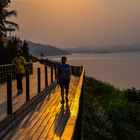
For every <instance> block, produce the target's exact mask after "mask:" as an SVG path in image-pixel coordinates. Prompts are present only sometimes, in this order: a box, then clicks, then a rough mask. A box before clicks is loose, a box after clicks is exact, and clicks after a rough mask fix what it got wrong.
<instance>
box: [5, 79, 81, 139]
mask: <svg viewBox="0 0 140 140" xmlns="http://www.w3.org/2000/svg"><path fill="white" fill-rule="evenodd" d="M78 83H79V78H78V77H72V79H71V83H70V90H69V103H68V104H66V103H65V104H64V105H61V93H60V88H58V86H57V87H56V89H55V91H54V92H53V93H51V94H50V95H48V96H47V97H46V98H45V99H44V100H43V101H42V102H41V103H40V104H39V105H38V106H37V107H35V108H33V111H32V112H30V113H29V114H28V115H27V116H26V117H25V118H24V119H23V120H22V122H21V123H20V124H18V125H17V126H16V127H15V128H14V129H13V130H12V131H11V132H10V133H9V134H8V135H7V136H6V137H5V140H8V139H13V140H16V139H17V140H28V139H29V140H30V139H32V140H37V139H39V140H44V139H47V140H48V139H60V137H61V135H62V133H63V130H64V128H65V126H66V124H67V122H68V119H69V117H70V115H71V108H72V107H73V103H74V98H75V93H76V91H77V86H78Z"/></svg>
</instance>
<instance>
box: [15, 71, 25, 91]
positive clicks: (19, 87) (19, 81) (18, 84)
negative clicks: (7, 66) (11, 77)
mask: <svg viewBox="0 0 140 140" xmlns="http://www.w3.org/2000/svg"><path fill="white" fill-rule="evenodd" d="M23 76H24V74H21V73H19V74H17V90H23V87H22V79H23Z"/></svg>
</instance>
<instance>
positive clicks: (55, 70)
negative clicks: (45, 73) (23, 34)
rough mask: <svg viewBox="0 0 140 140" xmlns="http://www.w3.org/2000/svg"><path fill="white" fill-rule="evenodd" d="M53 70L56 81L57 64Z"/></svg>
mask: <svg viewBox="0 0 140 140" xmlns="http://www.w3.org/2000/svg"><path fill="white" fill-rule="evenodd" d="M54 70H55V80H56V79H57V64H55V68H54Z"/></svg>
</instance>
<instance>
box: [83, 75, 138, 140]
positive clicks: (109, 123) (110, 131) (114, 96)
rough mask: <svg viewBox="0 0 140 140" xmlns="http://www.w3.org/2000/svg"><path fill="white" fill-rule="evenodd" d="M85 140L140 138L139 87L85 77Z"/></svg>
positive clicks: (136, 139)
mask: <svg viewBox="0 0 140 140" xmlns="http://www.w3.org/2000/svg"><path fill="white" fill-rule="evenodd" d="M84 89H85V96H84V128H83V135H84V140H140V91H137V90H135V89H134V88H132V89H128V90H126V91H121V90H119V89H116V88H115V87H113V86H112V85H110V84H108V83H104V82H102V81H98V80H96V79H94V78H90V77H86V78H85V88H84Z"/></svg>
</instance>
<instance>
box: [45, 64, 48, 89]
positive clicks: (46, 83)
mask: <svg viewBox="0 0 140 140" xmlns="http://www.w3.org/2000/svg"><path fill="white" fill-rule="evenodd" d="M45 87H48V68H47V66H46V65H45Z"/></svg>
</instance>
